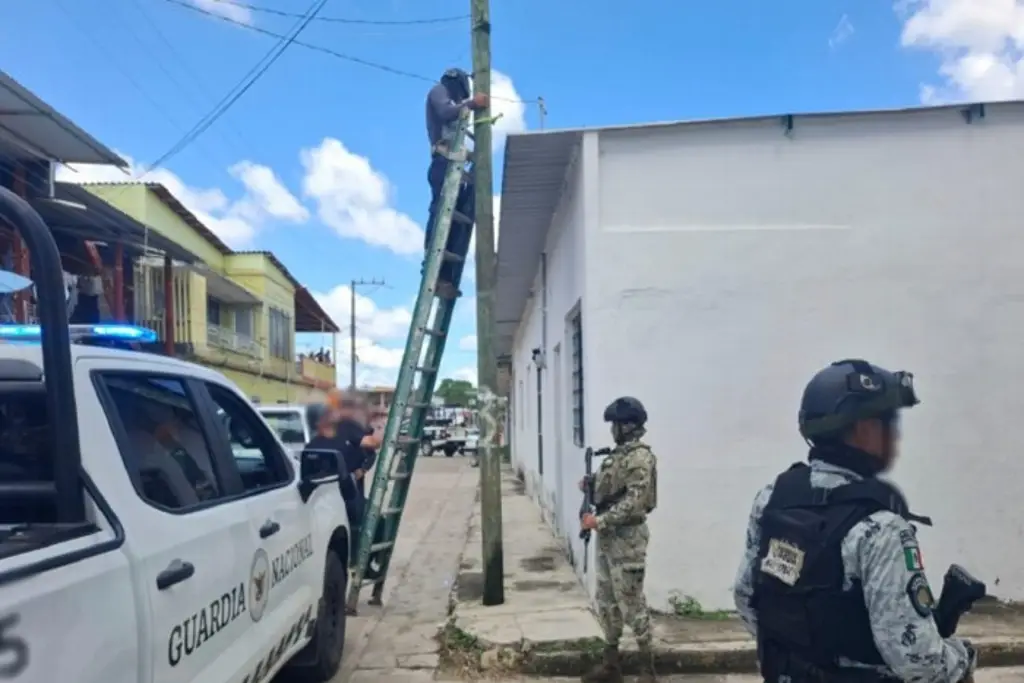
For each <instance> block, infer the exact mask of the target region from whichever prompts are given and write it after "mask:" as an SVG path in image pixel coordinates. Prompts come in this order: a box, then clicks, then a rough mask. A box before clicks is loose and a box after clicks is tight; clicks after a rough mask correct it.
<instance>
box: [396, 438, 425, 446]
mask: <svg viewBox="0 0 1024 683" xmlns="http://www.w3.org/2000/svg"><path fill="white" fill-rule="evenodd" d="M419 442H420V440H419V439H415V438H413V437H411V436H400V437H398V438H397V439H395V443H397V444H398V445H399V446H414V445H416V444H418V443H419Z"/></svg>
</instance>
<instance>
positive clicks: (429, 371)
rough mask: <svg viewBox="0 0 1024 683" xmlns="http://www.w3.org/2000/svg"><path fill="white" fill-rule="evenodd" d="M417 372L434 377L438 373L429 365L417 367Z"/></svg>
mask: <svg viewBox="0 0 1024 683" xmlns="http://www.w3.org/2000/svg"><path fill="white" fill-rule="evenodd" d="M416 372H422V373H423V374H424V375H432V374H434V373H435V372H437V368H432V367H430V366H429V365H417V366H416Z"/></svg>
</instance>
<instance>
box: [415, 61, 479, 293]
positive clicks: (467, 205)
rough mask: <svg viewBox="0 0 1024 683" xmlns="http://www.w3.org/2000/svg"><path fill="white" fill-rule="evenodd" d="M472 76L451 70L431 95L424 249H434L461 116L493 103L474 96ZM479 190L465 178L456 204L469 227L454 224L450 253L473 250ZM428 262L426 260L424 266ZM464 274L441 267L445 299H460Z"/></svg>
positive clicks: (456, 268)
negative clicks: (459, 287)
mask: <svg viewBox="0 0 1024 683" xmlns="http://www.w3.org/2000/svg"><path fill="white" fill-rule="evenodd" d="M470 90H471V86H470V81H469V74H467V73H466V72H465V71H463V70H462V69H454V68H453V69H448V70H447V71H445V72H444V75H443V76H441V80H440V81H439V82H438V83H437V84H436V85H435V86H434V87H433V88H431V89H430V92H429V93H427V139H428V140H429V142H430V167H429V168H428V169H427V182H428V183H429V184H430V211H429V217H428V219H427V230H426V235H425V238H424V243H423V249H424V251H427V250H429V249H430V242H431V240H432V239H433V236H434V230H435V229H436V226H435V223H436V222H437V215H438V213H439V211H440V208H441V207H440V203H441V190H442V188H443V186H444V176H445V173H446V172H447V170H448V163H449V161H448V157H447V155H448V152H449V144H450V142H451V140H452V137H453V136H454V133H455V123H456V121H458V118H459V114H460V113H461V112H462V111H463V110H465V109H467V108H468V109H472V110H473V111H480V110H482V109H485V108H486V107H487V105H488V103H489V99H488V97H487V95H485V94H483V93H477V94H475V95H471V93H470ZM475 192H476V190H475V188H474V186H473V182H472V179H471V178H464V179H463V182H462V186H461V187H460V189H459V197H458V199H457V201H456V211H458V212H459V213H461V214H463V215H465V216H466V217H467V218H468V219H469V221H470V222H469V224H466V223H465V222H462V221H452V226H451V230H450V231H449V234H448V243H447V245H446V247H445V248H446V250H447V251H452V252H455V253H461V252H463V251H465V250H466V249H467V248H468V246H469V239H470V235H471V234H472V233H471V231H472V222H473V219H474V217H475V214H476V211H475V208H476V207H475ZM425 265H426V261H425V260H424V266H425ZM461 274H462V264H461V263H454V262H445V263H442V265H441V274H440V277H439V283H440V284H439V289H444V290H447V292H444V291H442V292H441V293H442V295H447V296H456V295H457V291H456V288H455V285H454V283H456V282H457V281H458V280H459V278H460V276H461Z"/></svg>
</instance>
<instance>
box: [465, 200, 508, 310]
mask: <svg viewBox="0 0 1024 683" xmlns="http://www.w3.org/2000/svg"><path fill="white" fill-rule="evenodd" d="M493 210H494V251H495V252H497V251H498V235H499V234H500V233H501V195H500V194H499V195H495V196H494V209H493ZM467 265H469V266H470V268H468V269H466V270H465V271H464V274H463V276H462V277H463V279H464V280H466V281H469V282H472V281H473V280H475V279H476V230H475V229H474V230H473V234H472V236H470V239H469V258H468V259H467ZM464 305H465V304H463V306H464Z"/></svg>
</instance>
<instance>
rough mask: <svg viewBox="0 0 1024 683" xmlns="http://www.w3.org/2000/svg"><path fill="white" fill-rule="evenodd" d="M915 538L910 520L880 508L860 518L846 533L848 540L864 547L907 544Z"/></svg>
mask: <svg viewBox="0 0 1024 683" xmlns="http://www.w3.org/2000/svg"><path fill="white" fill-rule="evenodd" d="M914 538H915V531H914V527H912V526H911V525H910V522H908V521H907V520H905V519H903V518H902V517H900V516H899V515H897V514H896V513H894V512H891V511H889V510H878V511H877V512H873V513H871V514H870V515H868V516H867V517H865V518H864V519H862V520H860V521H859V522H857V523H856V524H854V525H853V527H852V528H851V529H850V531H849V532H848V533H847V534H846V540H847V542H851V543H855V544H857V545H858V546H860V547H862V548H868V547H874V546H878V545H892V546H895V545H905V544H907V543H908V542H911V541H913V540H914Z"/></svg>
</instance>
